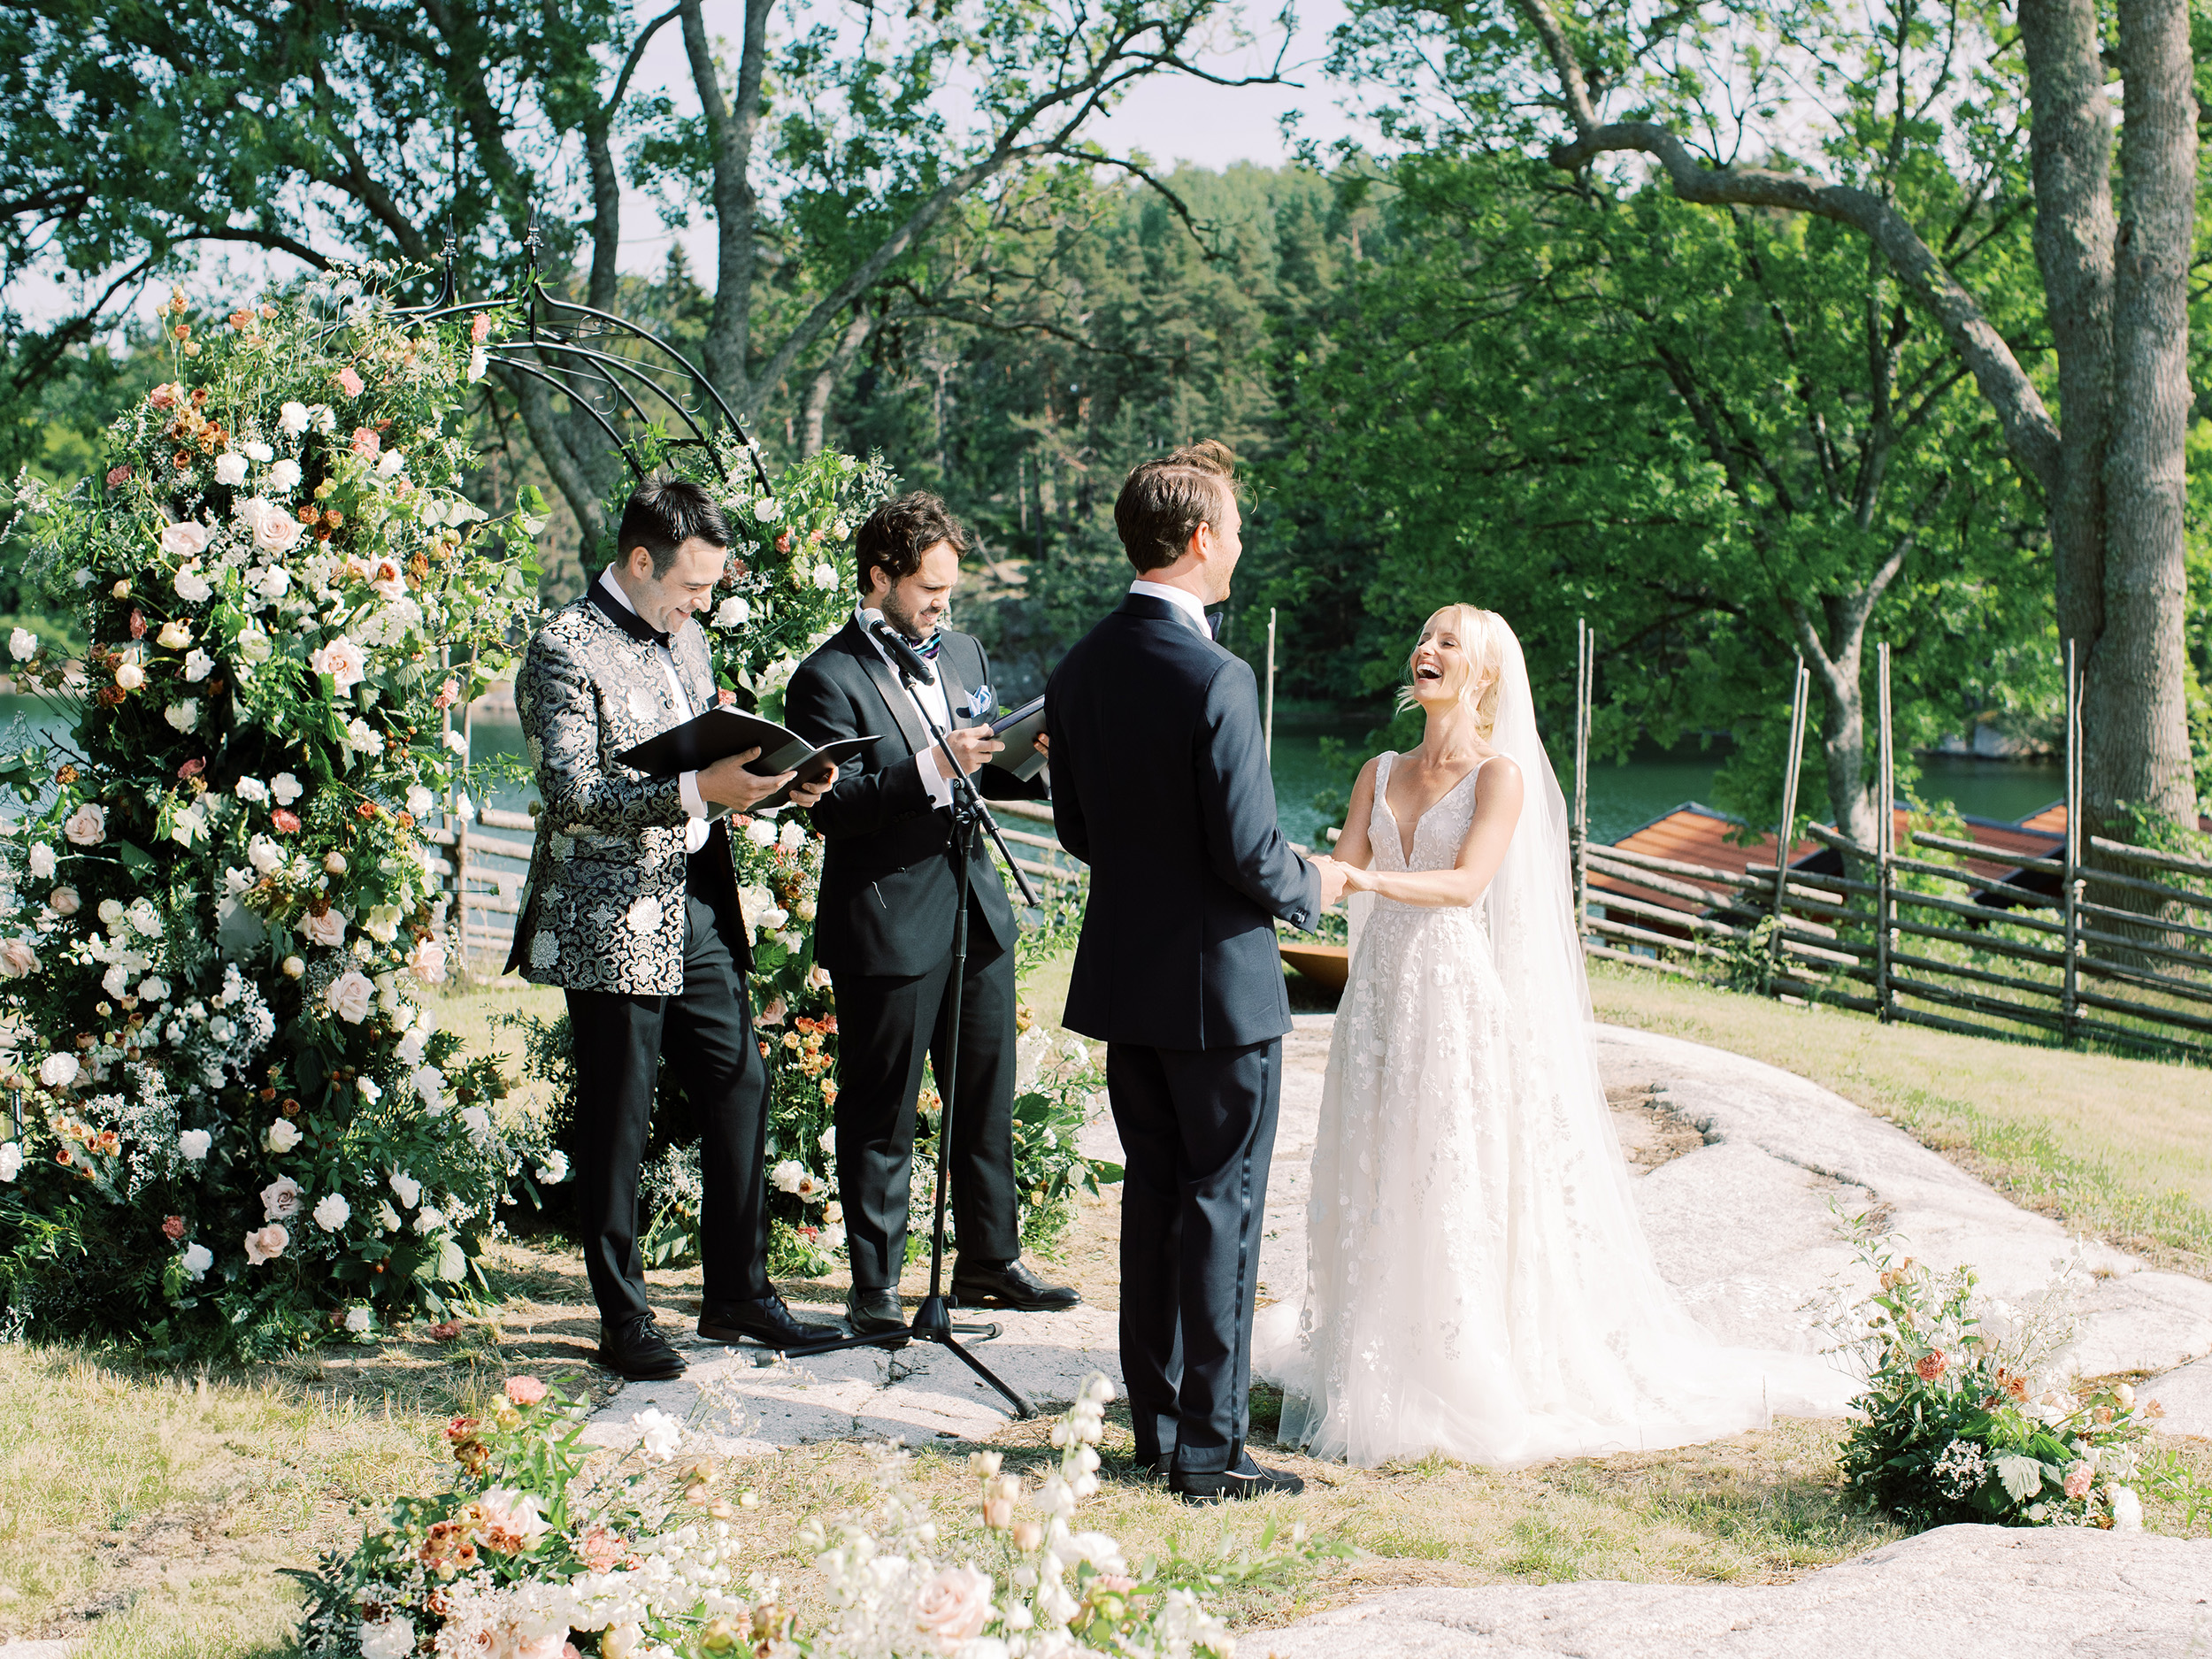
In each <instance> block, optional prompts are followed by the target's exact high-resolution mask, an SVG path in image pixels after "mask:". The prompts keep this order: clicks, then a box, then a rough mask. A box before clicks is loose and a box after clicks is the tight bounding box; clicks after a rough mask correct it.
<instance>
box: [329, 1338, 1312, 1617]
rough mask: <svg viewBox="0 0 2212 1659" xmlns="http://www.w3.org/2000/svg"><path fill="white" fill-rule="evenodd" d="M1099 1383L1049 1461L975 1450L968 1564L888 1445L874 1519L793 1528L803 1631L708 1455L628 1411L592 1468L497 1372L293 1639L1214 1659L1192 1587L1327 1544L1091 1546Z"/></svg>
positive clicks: (541, 1387)
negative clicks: (950, 1552)
mask: <svg viewBox="0 0 2212 1659" xmlns="http://www.w3.org/2000/svg"><path fill="white" fill-rule="evenodd" d="M1112 1394H1113V1388H1112V1385H1111V1384H1110V1383H1108V1382H1107V1381H1106V1379H1104V1378H1102V1377H1093V1378H1092V1379H1089V1380H1088V1381H1087V1383H1086V1384H1085V1385H1084V1387H1083V1392H1082V1395H1081V1397H1080V1398H1079V1400H1078V1401H1077V1402H1076V1403H1075V1404H1074V1405H1073V1406H1072V1407H1071V1408H1070V1409H1069V1410H1068V1411H1067V1412H1066V1413H1065V1414H1064V1416H1063V1417H1061V1418H1060V1419H1059V1421H1058V1422H1057V1423H1056V1424H1055V1425H1054V1427H1053V1436H1052V1439H1053V1444H1054V1445H1055V1446H1056V1448H1059V1452H1060V1457H1059V1463H1058V1465H1057V1467H1056V1468H1054V1469H1053V1470H1052V1471H1050V1472H1049V1473H1048V1475H1047V1476H1046V1477H1045V1479H1043V1481H1042V1482H1041V1484H1039V1485H1038V1486H1035V1487H1033V1488H1030V1487H1026V1486H1025V1484H1024V1482H1023V1481H1022V1479H1021V1478H1020V1477H1019V1476H1018V1475H1015V1474H1012V1473H1010V1472H1006V1471H1003V1469H1002V1464H1001V1463H1000V1461H999V1459H998V1457H997V1455H995V1454H992V1453H979V1454H977V1455H976V1456H975V1457H974V1458H973V1459H972V1464H973V1467H974V1470H975V1472H976V1475H977V1479H978V1480H979V1487H980V1492H979V1501H980V1507H981V1511H982V1518H983V1521H984V1523H985V1525H986V1527H987V1531H988V1533H989V1535H990V1537H991V1539H992V1540H993V1544H994V1548H995V1557H994V1558H993V1559H992V1560H990V1561H989V1562H988V1563H986V1565H985V1566H983V1567H979V1566H978V1565H977V1564H976V1563H974V1562H972V1561H968V1562H963V1563H959V1564H957V1565H953V1564H948V1563H941V1562H940V1561H939V1560H937V1559H936V1552H937V1545H938V1541H939V1534H938V1529H937V1526H936V1524H935V1522H934V1521H933V1520H932V1519H931V1517H930V1514H929V1511H928V1509H926V1506H925V1505H923V1504H922V1503H920V1502H918V1501H917V1500H916V1498H915V1497H914V1496H913V1494H912V1493H911V1490H910V1488H909V1486H907V1484H906V1479H905V1471H906V1465H907V1461H908V1460H907V1457H906V1455H905V1454H904V1453H903V1452H900V1451H898V1450H896V1449H893V1450H891V1451H888V1452H887V1453H886V1454H885V1455H884V1457H883V1460H882V1462H881V1463H880V1465H879V1476H878V1478H879V1490H880V1494H881V1495H880V1498H879V1502H878V1505H877V1507H876V1509H875V1510H874V1512H873V1514H872V1516H870V1517H866V1518H864V1519H854V1520H850V1521H847V1522H844V1523H841V1524H840V1525H835V1526H833V1527H825V1526H824V1525H821V1524H820V1523H819V1522H814V1521H810V1522H809V1523H807V1525H806V1527H805V1529H804V1530H803V1532H801V1534H800V1536H801V1540H802V1541H803V1542H804V1543H805V1544H806V1545H807V1546H808V1547H809V1548H812V1549H814V1550H816V1551H818V1565H819V1566H820V1568H821V1570H822V1571H823V1573H824V1575H825V1576H826V1581H827V1587H828V1590H829V1595H830V1601H831V1603H832V1609H833V1610H832V1612H831V1615H830V1617H829V1618H828V1619H827V1620H826V1623H825V1624H823V1626H822V1627H821V1628H819V1629H816V1630H808V1629H804V1628H803V1627H801V1625H800V1624H799V1623H798V1620H797V1619H796V1617H795V1615H794V1614H793V1613H792V1612H791V1610H790V1609H789V1608H788V1607H787V1605H786V1600H785V1596H784V1587H783V1586H782V1585H781V1584H780V1582H779V1581H778V1580H776V1579H774V1578H764V1577H761V1576H758V1575H746V1576H741V1572H742V1563H741V1561H740V1558H739V1557H740V1551H739V1548H738V1544H737V1542H736V1540H734V1538H733V1534H732V1529H731V1527H730V1525H729V1522H730V1519H731V1517H732V1516H733V1512H734V1507H735V1506H743V1507H748V1508H749V1507H751V1506H752V1504H753V1503H754V1502H755V1500H754V1498H753V1495H752V1494H750V1493H742V1494H739V1495H738V1496H737V1497H736V1498H735V1499H734V1500H733V1499H731V1498H729V1497H726V1496H725V1495H723V1494H722V1491H721V1481H720V1476H719V1474H718V1471H717V1470H716V1468H715V1465H714V1464H713V1463H712V1461H711V1460H710V1459H706V1458H703V1457H694V1458H692V1459H690V1460H688V1461H684V1462H679V1461H678V1459H679V1457H680V1455H681V1454H682V1453H683V1450H684V1445H683V1442H684V1434H683V1431H682V1429H681V1427H680V1425H678V1424H677V1423H676V1422H675V1421H674V1419H672V1418H671V1417H668V1416H666V1415H665V1414H664V1413H663V1412H661V1411H658V1410H646V1411H642V1412H640V1413H638V1414H637V1415H636V1416H635V1417H633V1418H632V1420H631V1424H632V1428H633V1430H634V1435H635V1438H634V1441H633V1442H632V1444H631V1446H630V1447H629V1448H628V1449H626V1451H624V1452H622V1453H621V1454H619V1455H614V1456H611V1457H608V1456H604V1455H603V1456H602V1458H601V1460H600V1462H599V1463H597V1464H596V1465H595V1464H594V1463H593V1461H592V1455H591V1454H590V1452H589V1451H588V1448H586V1447H585V1446H584V1445H583V1443H582V1432H583V1422H584V1408H583V1407H582V1406H580V1404H578V1403H577V1402H573V1401H572V1400H570V1399H568V1398H567V1397H566V1396H565V1395H563V1394H560V1393H559V1392H558V1391H557V1390H555V1389H552V1388H549V1387H548V1386H546V1385H545V1384H544V1383H542V1382H540V1381H539V1380H538V1379H535V1378H531V1377H517V1378H512V1379H510V1380H509V1381H508V1384H507V1388H506V1393H505V1395H504V1396H503V1398H502V1399H501V1400H500V1401H499V1402H497V1403H496V1404H495V1407H494V1409H492V1411H491V1412H490V1414H489V1415H488V1417H484V1418H473V1417H464V1418H457V1419H456V1420H455V1421H454V1422H453V1423H451V1424H450V1425H448V1427H447V1430H446V1438H447V1440H448V1441H449V1443H450V1444H451V1446H452V1448H453V1453H454V1458H455V1461H456V1463H457V1465H458V1468H459V1475H458V1478H457V1479H456V1481H455V1483H454V1485H453V1486H451V1487H449V1489H447V1490H445V1491H442V1492H440V1493H437V1494H432V1495H429V1496H419V1497H407V1498H403V1499H401V1500H400V1501H399V1502H397V1503H396V1504H394V1505H393V1506H392V1508H391V1509H390V1510H389V1511H388V1512H387V1514H386V1515H385V1516H384V1517H383V1518H382V1519H381V1520H380V1522H378V1523H377V1524H375V1525H372V1526H370V1527H369V1528H368V1529H367V1530H366V1532H365V1533H364V1535H363V1538H362V1540H361V1542H360V1544H359V1546H358V1547H357V1548H355V1549H354V1550H353V1551H352V1552H351V1553H350V1554H347V1555H341V1554H337V1553H333V1554H331V1555H326V1556H325V1557H324V1559H323V1561H322V1562H321V1563H320V1564H319V1567H318V1569H317V1571H314V1572H312V1573H301V1574H296V1575H295V1576H296V1577H298V1578H301V1580H302V1581H303V1583H304V1584H305V1585H306V1586H307V1587H308V1592H309V1605H308V1608H307V1610H306V1613H305V1615H304V1617H303V1620H302V1622H301V1625H300V1645H301V1647H302V1648H303V1651H304V1652H305V1653H307V1654H308V1655H311V1656H313V1659H353V1655H360V1656H361V1659H407V1656H408V1655H481V1654H495V1655H503V1659H586V1656H590V1659H694V1656H695V1655H724V1654H729V1655H734V1654H738V1653H740V1652H741V1651H749V1652H751V1653H753V1654H755V1655H763V1656H764V1659H772V1656H775V1655H783V1656H786V1659H1081V1656H1082V1655H1094V1654H1095V1655H1126V1656H1128V1659H1140V1656H1141V1659H1193V1655H1198V1654H1207V1655H1213V1659H1230V1655H1231V1654H1232V1652H1233V1647H1234V1642H1233V1639H1232V1638H1231V1636H1230V1635H1229V1632H1228V1631H1227V1629H1226V1628H1225V1626H1224V1625H1223V1624H1222V1623H1221V1622H1220V1620H1219V1619H1217V1618H1216V1617H1213V1616H1212V1615H1211V1614H1210V1613H1208V1612H1207V1611H1206V1609H1205V1605H1204V1601H1203V1597H1204V1595H1205V1594H1207V1593H1209V1592H1210V1591H1213V1590H1217V1589H1219V1588H1222V1587H1224V1586H1229V1585H1233V1584H1234V1585H1251V1584H1259V1583H1268V1582H1274V1581H1278V1580H1279V1579H1281V1578H1284V1577H1286V1575H1288V1574H1290V1573H1292V1572H1294V1571H1298V1570H1300V1569H1302V1568H1304V1567H1306V1566H1309V1565H1310V1564H1312V1563H1316V1562H1318V1561H1321V1560H1324V1559H1331V1558H1335V1557H1338V1556H1341V1555H1344V1554H1345V1553H1347V1552H1346V1550H1345V1548H1344V1547H1343V1546H1342V1545H1340V1544H1335V1543H1326V1544H1324V1543H1317V1542H1314V1541H1311V1540H1308V1539H1307V1538H1306V1537H1305V1535H1304V1533H1303V1531H1302V1529H1301V1530H1295V1531H1294V1532H1292V1533H1291V1534H1290V1535H1288V1536H1287V1537H1279V1536H1278V1535H1277V1534H1276V1532H1275V1531H1274V1530H1273V1529H1272V1528H1270V1529H1269V1531H1268V1532H1267V1534H1266V1536H1265V1537H1263V1539H1262V1540H1260V1542H1259V1544H1258V1546H1257V1548H1256V1549H1255V1550H1254V1551H1252V1552H1251V1553H1249V1554H1248V1555H1245V1556H1243V1557H1241V1558H1240V1560H1238V1561H1237V1562H1235V1563H1228V1564H1222V1563H1214V1564H1211V1565H1202V1564H1200V1563H1194V1562H1193V1561H1190V1560H1188V1559H1186V1558H1185V1557H1183V1556H1181V1555H1174V1556H1171V1557H1170V1558H1169V1559H1168V1560H1167V1561H1165V1562H1164V1563H1152V1562H1147V1563H1142V1564H1140V1565H1134V1566H1133V1565H1132V1564H1131V1563H1129V1562H1127V1561H1126V1560H1125V1558H1124V1556H1123V1554H1122V1551H1121V1548H1120V1546H1119V1545H1118V1544H1117V1543H1116V1542H1115V1541H1114V1540H1112V1539H1111V1538H1110V1537H1108V1536H1106V1535H1105V1534H1104V1533H1102V1532H1080V1531H1077V1530H1076V1529H1075V1528H1074V1526H1073V1525H1071V1521H1072V1518H1073V1517H1074V1516H1075V1514H1076V1511H1077V1509H1078V1507H1079V1504H1080V1503H1081V1502H1083V1500H1084V1499H1086V1498H1088V1497H1090V1496H1091V1495H1093V1494H1094V1493H1095V1492H1096V1491H1097V1490H1098V1475H1097V1470H1098V1452H1097V1445H1098V1440H1099V1437H1100V1432H1101V1425H1102V1421H1103V1414H1104V1408H1105V1405H1106V1402H1108V1401H1109V1400H1110V1399H1111V1398H1112Z"/></svg>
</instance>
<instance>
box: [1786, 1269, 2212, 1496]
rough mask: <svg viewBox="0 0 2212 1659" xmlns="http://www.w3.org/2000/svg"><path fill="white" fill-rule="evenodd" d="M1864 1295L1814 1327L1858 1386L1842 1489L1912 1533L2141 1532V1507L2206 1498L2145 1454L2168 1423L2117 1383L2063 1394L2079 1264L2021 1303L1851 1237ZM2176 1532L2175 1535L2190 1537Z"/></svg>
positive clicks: (1971, 1279) (2166, 1456)
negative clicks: (1868, 1278)
mask: <svg viewBox="0 0 2212 1659" xmlns="http://www.w3.org/2000/svg"><path fill="white" fill-rule="evenodd" d="M1854 1236H1855V1243H1856V1245H1857V1248H1858V1252H1859V1262H1860V1265H1861V1266H1862V1268H1863V1269H1865V1270H1866V1271H1869V1272H1870V1273H1871V1274H1872V1275H1873V1278H1874V1288H1873V1289H1872V1290H1871V1291H1870V1292H1869V1293H1867V1294H1865V1295H1863V1297H1858V1298H1855V1299H1851V1298H1845V1297H1839V1298H1838V1300H1837V1302H1836V1303H1835V1305H1834V1306H1833V1307H1832V1308H1831V1309H1830V1310H1828V1311H1827V1313H1826V1314H1825V1316H1824V1325H1826V1327H1827V1328H1828V1329H1829V1330H1830V1331H1831V1332H1832V1333H1833V1334H1835V1335H1836V1336H1837V1337H1838V1338H1839V1350H1840V1351H1841V1352H1843V1353H1845V1354H1847V1356H1850V1357H1851V1358H1853V1359H1854V1360H1855V1363H1857V1364H1858V1366H1859V1367H1860V1368H1861V1370H1862V1371H1863V1374H1864V1375H1865V1378H1866V1389H1865V1392H1864V1393H1863V1394H1862V1395H1861V1396H1860V1397H1859V1398H1858V1399H1857V1400H1856V1401H1855V1402H1854V1404H1855V1408H1856V1409H1858V1410H1859V1411H1860V1412H1861V1413H1862V1414H1863V1417H1862V1419H1861V1420H1860V1421H1859V1422H1858V1423H1856V1424H1855V1425H1853V1427H1852V1429H1851V1432H1850V1434H1849V1435H1848V1437H1847V1439H1846V1440H1845V1442H1844V1448H1843V1453H1842V1468H1843V1478H1844V1484H1845V1486H1846V1487H1847V1489H1848V1490H1850V1491H1851V1492H1852V1493H1853V1494H1855V1495H1856V1496H1858V1497H1859V1498H1861V1499H1862V1500H1863V1501H1865V1502H1867V1503H1869V1504H1870V1505H1871V1506H1874V1507H1877V1508H1879V1509H1884V1510H1886V1511H1887V1512H1888V1513H1889V1514H1891V1515H1893V1516H1894V1517H1896V1518H1897V1519H1898V1520H1900V1521H1901V1522H1902V1523H1903V1524H1905V1525H1908V1526H1911V1527H1915V1528H1924V1527H1931V1526H1942V1525H1948V1524H1951V1523H1954V1522H1981V1523H1985V1524H1995V1525H2006V1526H2097V1527H2105V1528H2111V1529H2116V1530H2118V1531H2122V1532H2131V1531H2136V1530H2139V1528H2140V1527H2141V1526H2142V1525H2143V1502H2142V1500H2143V1494H2145V1493H2146V1492H2154V1493H2156V1494H2158V1495H2160V1496H2162V1497H2168V1498H2171V1499H2174V1500H2176V1501H2177V1502H2181V1503H2182V1504H2184V1505H2185V1509H2186V1512H2187V1514H2188V1516H2189V1517H2190V1523H2193V1518H2194V1517H2195V1515H2196V1514H2197V1513H2198V1512H2199V1511H2200V1509H2202V1508H2203V1507H2204V1506H2205V1502H2206V1500H2207V1498H2208V1497H2212V1494H2205V1493H2203V1492H2201V1491H2200V1490H2198V1488H2197V1484H2196V1482H2195V1481H2194V1479H2193V1477H2192V1475H2191V1474H2190V1472H2189V1471H2188V1470H2187V1468H2186V1466H2185V1465H2184V1464H2183V1463H2181V1462H2180V1461H2179V1460H2178V1459H2177V1458H2175V1457H2174V1456H2173V1455H2171V1454H2170V1453H2165V1452H2161V1451H2158V1450H2156V1449H2154V1448H2148V1447H2146V1446H2145V1445H2144V1440H2145V1438H2146V1437H2147V1435H2148V1434H2149V1433H2150V1432H2151V1429H2152V1427H2153V1425H2154V1424H2155V1422H2156V1421H2157V1419H2158V1418H2159V1417H2161V1416H2162V1415H2163V1411H2162V1408H2161V1407H2160V1405H2159V1404H2158V1402H2156V1401H2154V1400H2153V1401H2149V1402H2141V1403H2139V1402H2138V1401H2137V1399H2136V1396H2135V1391H2134V1389H2133V1388H2132V1387H2131V1386H2129V1385H2127V1384H2125V1383H2115V1384H2110V1385H2108V1386H2091V1387H2082V1386H2069V1385H2068V1383H2067V1382H2065V1381H2064V1380H2062V1379H2060V1378H2059V1377H2057V1376H2056V1375H2055V1374H2054V1367H2053V1363H2052V1362H2053V1360H2054V1358H2055V1356H2056V1355H2057V1353H2058V1352H2059V1351H2060V1349H2061V1348H2063V1346H2064V1345H2065V1343H2066V1342H2067V1340H2069V1339H2070V1336H2071V1334H2072V1325H2071V1319H2070V1305H2071V1301H2072V1297H2073V1296H2074V1294H2076V1292H2077V1290H2078V1281H2079V1279H2080V1278H2081V1276H2082V1270H2081V1263H2080V1258H2079V1255H2078V1253H2077V1254H2076V1256H2074V1257H2072V1258H2070V1259H2069V1260H2067V1261H2065V1262H2062V1263H2060V1264H2059V1267H2060V1272H2059V1275H2058V1278H2057V1279H2056V1280H2055V1282H2054V1283H2053V1285H2052V1286H2050V1287H2049V1288H2048V1289H2047V1291H2046V1292H2045V1293H2044V1294H2043V1295H2042V1296H2041V1297H2040V1298H2039V1299H2038V1301H2037V1302H2035V1303H2033V1304H2032V1305H2031V1306H2029V1307H2027V1308H2014V1307H2011V1306H2008V1305H2007V1304H2005V1303H2003V1302H1997V1301H1994V1300H1993V1299H1990V1298H1987V1297H1984V1296H1981V1295H1978V1294H1977V1293H1976V1289H1975V1286H1976V1283H1977V1280H1976V1277H1975V1275H1974V1273H1973V1272H1972V1271H1971V1270H1970V1269H1966V1268H1957V1269H1955V1270H1953V1271H1950V1272H1948V1273H1943V1274H1938V1273H1936V1272H1934V1271H1932V1270H1931V1269H1930V1268H1929V1267H1928V1266H1927V1265H1926V1264H1925V1263H1919V1262H1916V1261H1914V1260H1913V1259H1912V1258H1911V1257H1909V1256H1905V1257H1902V1258H1901V1257H1900V1256H1898V1254H1897V1251H1896V1249H1895V1247H1894V1241H1893V1240H1887V1239H1878V1238H1876V1237H1874V1236H1872V1235H1871V1234H1870V1233H1869V1232H1868V1231H1867V1230H1866V1229H1865V1228H1864V1227H1863V1226H1856V1227H1855V1229H1854ZM2190 1523H2185V1525H2187V1524H2190Z"/></svg>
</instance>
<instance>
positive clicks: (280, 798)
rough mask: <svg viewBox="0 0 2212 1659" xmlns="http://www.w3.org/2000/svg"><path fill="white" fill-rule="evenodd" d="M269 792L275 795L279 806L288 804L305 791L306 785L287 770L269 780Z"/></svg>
mask: <svg viewBox="0 0 2212 1659" xmlns="http://www.w3.org/2000/svg"><path fill="white" fill-rule="evenodd" d="M269 793H270V794H271V795H274V796H276V803H277V804H278V805H279V806H289V805H291V804H292V803H293V802H295V801H296V800H298V799H299V798H300V797H301V796H302V795H305V794H306V793H307V786H306V785H305V784H303V783H302V782H301V781H300V780H298V779H297V778H295V777H294V776H293V775H292V774H291V773H290V772H279V773H277V775H276V776H275V777H273V778H272V779H270V780H269Z"/></svg>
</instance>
